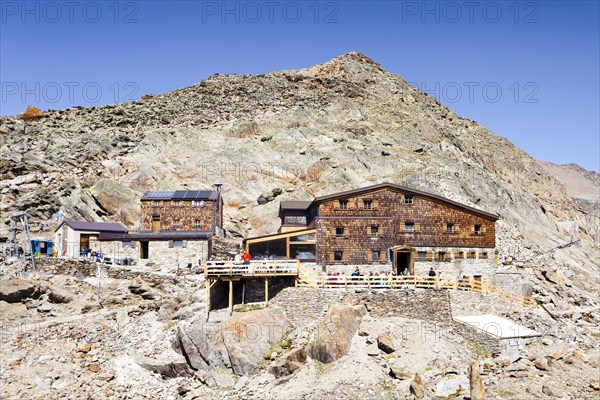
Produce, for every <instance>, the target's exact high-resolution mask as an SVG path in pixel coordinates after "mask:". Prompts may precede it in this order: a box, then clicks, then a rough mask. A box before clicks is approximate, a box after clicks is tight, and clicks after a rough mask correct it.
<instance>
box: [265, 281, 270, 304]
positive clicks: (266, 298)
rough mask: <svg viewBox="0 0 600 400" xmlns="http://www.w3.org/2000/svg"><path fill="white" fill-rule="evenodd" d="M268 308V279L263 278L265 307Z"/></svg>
mask: <svg viewBox="0 0 600 400" xmlns="http://www.w3.org/2000/svg"><path fill="white" fill-rule="evenodd" d="M268 306H269V278H265V307H268Z"/></svg>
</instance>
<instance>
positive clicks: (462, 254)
mask: <svg viewBox="0 0 600 400" xmlns="http://www.w3.org/2000/svg"><path fill="white" fill-rule="evenodd" d="M463 258H465V253H464V252H462V251H459V252H458V253H456V255H455V256H454V259H455V260H462V259H463Z"/></svg>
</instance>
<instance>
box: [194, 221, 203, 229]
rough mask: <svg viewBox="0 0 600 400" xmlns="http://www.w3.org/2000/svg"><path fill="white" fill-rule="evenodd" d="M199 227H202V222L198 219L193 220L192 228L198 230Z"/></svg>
mask: <svg viewBox="0 0 600 400" xmlns="http://www.w3.org/2000/svg"><path fill="white" fill-rule="evenodd" d="M201 227H202V221H200V220H199V219H195V220H194V228H195V229H200V228H201Z"/></svg>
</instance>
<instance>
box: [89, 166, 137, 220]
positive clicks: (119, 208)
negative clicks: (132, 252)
mask: <svg viewBox="0 0 600 400" xmlns="http://www.w3.org/2000/svg"><path fill="white" fill-rule="evenodd" d="M121 168H122V167H121V166H119V165H118V164H117V165H116V166H115V167H113V168H112V171H110V174H111V175H113V176H119V177H120V176H121V175H122V174H123V171H122V170H121ZM90 193H91V195H92V196H93V198H94V200H95V201H96V202H97V203H98V205H100V206H101V207H102V209H103V210H104V211H106V212H108V213H109V214H111V215H116V216H118V217H119V218H120V220H121V221H123V223H125V225H127V226H132V225H134V224H135V222H136V220H137V219H138V217H139V215H140V206H139V202H138V201H137V200H138V196H137V195H136V193H135V192H133V191H132V190H131V189H130V188H128V187H127V186H124V185H122V184H121V183H119V182H117V181H116V180H101V181H98V182H96V183H95V184H94V186H92V187H91V188H90Z"/></svg>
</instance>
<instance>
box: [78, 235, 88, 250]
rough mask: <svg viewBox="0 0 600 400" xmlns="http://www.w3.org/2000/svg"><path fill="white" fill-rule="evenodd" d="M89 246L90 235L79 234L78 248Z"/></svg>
mask: <svg viewBox="0 0 600 400" xmlns="http://www.w3.org/2000/svg"><path fill="white" fill-rule="evenodd" d="M89 248H90V235H81V236H80V237H79V250H80V251H81V250H85V249H89Z"/></svg>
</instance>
